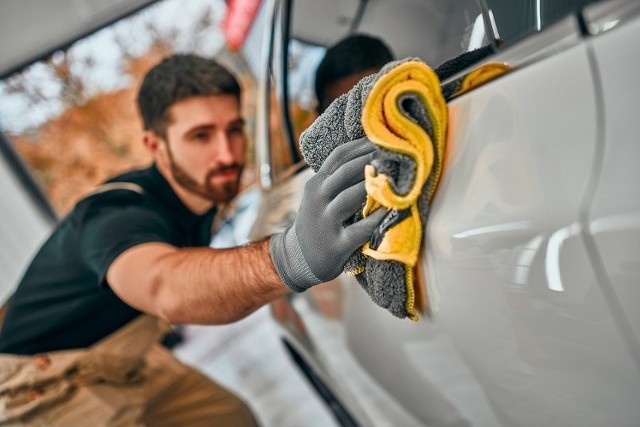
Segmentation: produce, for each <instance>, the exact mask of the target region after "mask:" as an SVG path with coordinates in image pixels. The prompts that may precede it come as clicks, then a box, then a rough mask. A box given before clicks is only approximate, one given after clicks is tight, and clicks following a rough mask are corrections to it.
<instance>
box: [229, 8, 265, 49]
mask: <svg viewBox="0 0 640 427" xmlns="http://www.w3.org/2000/svg"><path fill="white" fill-rule="evenodd" d="M260 2H261V0H228V1H227V10H226V11H225V14H224V18H222V23H221V25H222V31H223V32H224V35H225V38H226V39H227V46H229V49H230V50H231V51H233V52H237V51H238V50H240V48H241V47H242V44H243V43H244V40H245V39H246V38H247V35H248V34H249V30H250V29H251V24H252V23H253V20H254V19H255V17H256V14H257V13H258V9H259V8H260Z"/></svg>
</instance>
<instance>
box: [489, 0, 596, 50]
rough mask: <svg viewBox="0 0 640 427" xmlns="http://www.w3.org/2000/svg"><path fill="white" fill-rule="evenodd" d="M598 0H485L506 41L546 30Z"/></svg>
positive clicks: (498, 31)
mask: <svg viewBox="0 0 640 427" xmlns="http://www.w3.org/2000/svg"><path fill="white" fill-rule="evenodd" d="M596 1H598V0H562V1H560V0H518V1H516V0H485V3H486V5H487V8H488V10H489V11H490V14H491V18H492V21H493V24H494V25H495V30H496V31H497V36H498V38H499V39H500V40H502V41H503V42H504V43H505V44H510V43H512V42H514V41H517V40H519V39H521V38H523V37H525V36H527V35H528V34H531V33H534V32H537V31H540V30H542V29H543V28H545V27H547V26H549V25H551V24H553V23H554V22H556V21H558V20H559V19H562V18H564V17H565V16H567V15H570V14H572V13H575V12H578V11H579V10H580V9H582V8H583V7H584V6H586V5H588V4H590V3H595V2H596Z"/></svg>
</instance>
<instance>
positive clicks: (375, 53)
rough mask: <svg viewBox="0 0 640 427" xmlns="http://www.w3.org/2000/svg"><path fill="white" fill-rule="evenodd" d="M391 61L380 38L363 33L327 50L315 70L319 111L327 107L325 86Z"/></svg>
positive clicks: (353, 35)
mask: <svg viewBox="0 0 640 427" xmlns="http://www.w3.org/2000/svg"><path fill="white" fill-rule="evenodd" d="M392 60H393V53H392V52H391V49H390V48H389V46H387V45H386V44H385V43H384V42H383V41H382V40H381V39H379V38H377V37H374V36H369V35H365V34H352V35H350V36H348V37H346V38H344V39H343V40H341V41H340V42H338V43H336V44H335V45H333V46H332V47H330V48H329V49H327V52H326V54H325V56H324V58H323V59H322V61H321V62H320V65H319V66H318V69H317V70H316V81H315V91H316V99H317V101H318V111H323V110H324V108H326V107H327V106H326V105H325V102H326V89H327V86H329V85H330V84H332V83H334V82H336V81H338V80H340V79H342V78H344V77H347V76H350V75H352V74H356V73H360V72H363V71H366V70H370V69H380V68H382V66H383V65H385V64H386V63H387V62H389V61H392Z"/></svg>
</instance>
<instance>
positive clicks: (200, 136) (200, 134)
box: [193, 132, 209, 141]
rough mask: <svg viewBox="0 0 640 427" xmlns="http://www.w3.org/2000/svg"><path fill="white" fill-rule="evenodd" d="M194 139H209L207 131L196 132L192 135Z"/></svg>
mask: <svg viewBox="0 0 640 427" xmlns="http://www.w3.org/2000/svg"><path fill="white" fill-rule="evenodd" d="M193 138H194V139H197V140H198V141H206V140H208V139H209V133H207V132H198V133H196V134H194V135H193Z"/></svg>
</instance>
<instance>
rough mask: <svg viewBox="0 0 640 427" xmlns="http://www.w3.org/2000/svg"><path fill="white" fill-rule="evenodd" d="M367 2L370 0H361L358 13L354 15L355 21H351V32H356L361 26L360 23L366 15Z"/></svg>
mask: <svg viewBox="0 0 640 427" xmlns="http://www.w3.org/2000/svg"><path fill="white" fill-rule="evenodd" d="M367 3H368V0H360V3H358V8H357V9H356V14H355V16H354V17H353V21H352V22H351V28H349V32H350V33H353V32H355V31H356V30H357V29H358V27H359V26H360V23H361V22H362V17H363V16H364V10H365V9H366V8H367Z"/></svg>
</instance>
